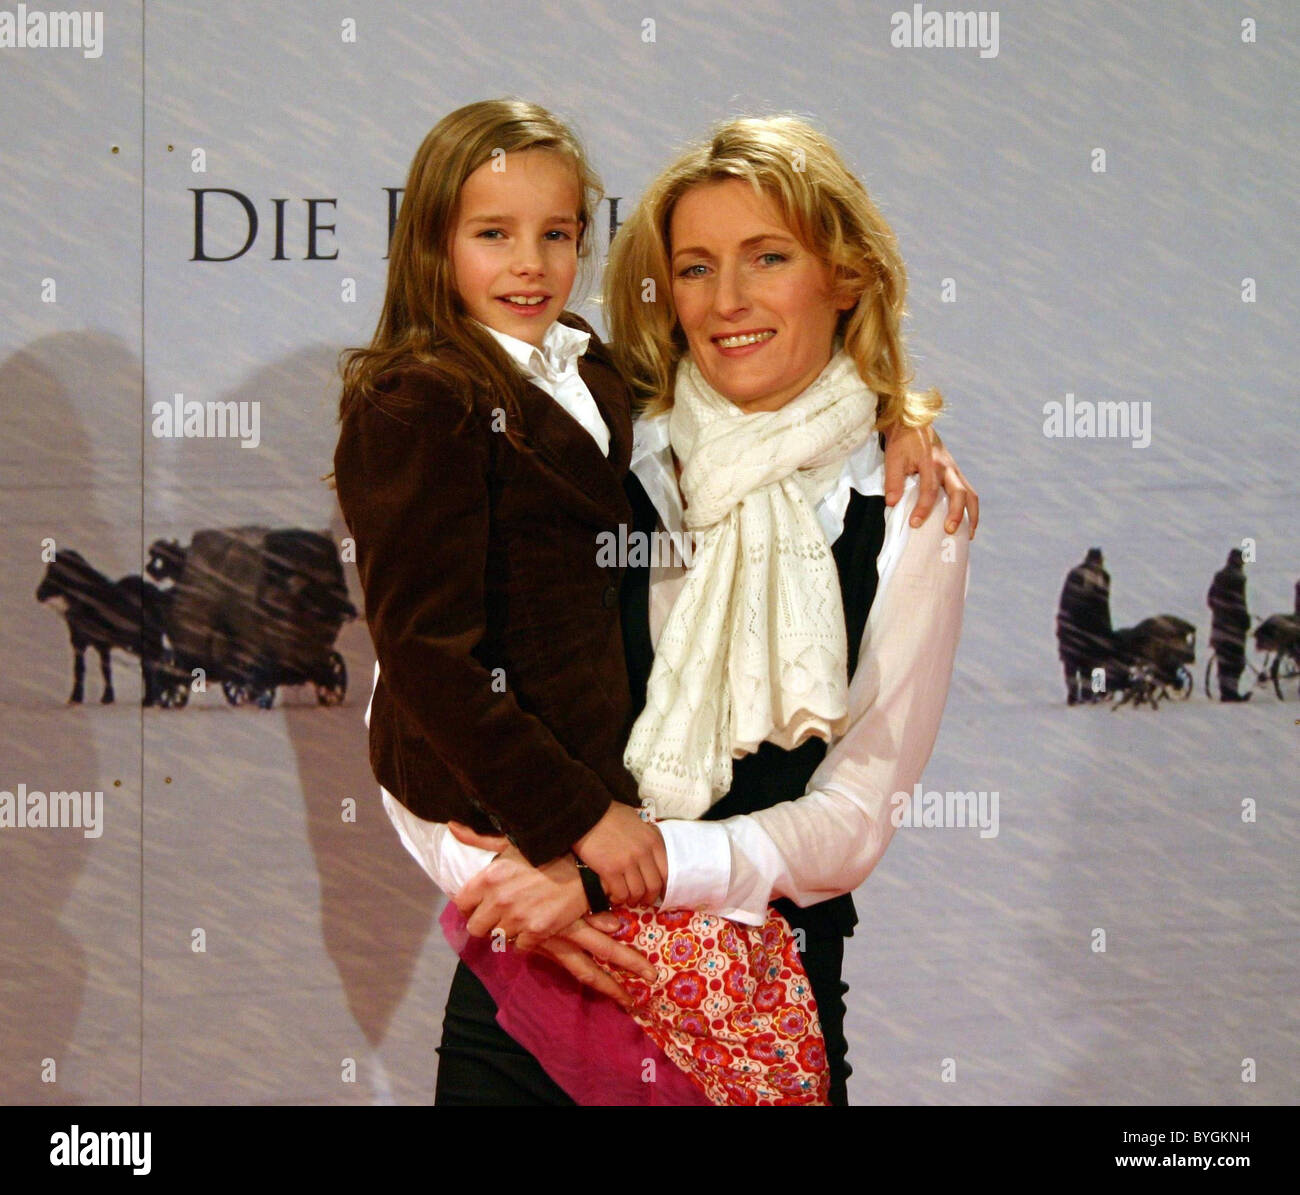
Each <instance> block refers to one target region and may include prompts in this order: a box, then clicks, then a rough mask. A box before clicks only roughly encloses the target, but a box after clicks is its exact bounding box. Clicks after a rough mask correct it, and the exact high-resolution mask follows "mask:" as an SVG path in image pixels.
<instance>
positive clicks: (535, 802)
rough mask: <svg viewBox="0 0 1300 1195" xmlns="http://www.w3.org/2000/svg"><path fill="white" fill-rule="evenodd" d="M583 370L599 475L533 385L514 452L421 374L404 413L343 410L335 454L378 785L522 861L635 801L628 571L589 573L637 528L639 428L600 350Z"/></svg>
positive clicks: (489, 417) (586, 450) (490, 407)
mask: <svg viewBox="0 0 1300 1195" xmlns="http://www.w3.org/2000/svg"><path fill="white" fill-rule="evenodd" d="M565 322H566V323H569V324H572V325H575V326H579V327H582V328H583V330H587V325H585V324H583V323H582V322H581V321H580V320H578V319H577V318H576V317H571V316H566V317H565ZM579 372H580V373H581V375H582V378H583V381H584V382H586V384H587V386H588V388H589V389H590V390H591V393H592V396H593V397H594V398H595V400H596V403H597V405H598V406H599V407H600V411H601V414H602V415H603V416H604V418H605V422H606V423H607V424H608V425H609V430H610V453H609V457H608V458H606V457H604V456H602V455H601V452H600V449H599V448H598V447H597V446H596V444H595V442H594V441H593V440H592V438H591V436H590V435H589V434H588V433H587V432H586V431H585V430H583V428H582V427H581V426H580V425H579V424H578V423H577V422H576V421H575V420H574V419H573V418H572V417H571V416H570V415H569V414H568V412H566V411H565V410H564V409H563V408H562V407H561V406H559V404H557V403H556V402H555V400H554V399H552V398H551V397H550V396H549V395H547V394H545V393H544V392H543V391H541V390H539V389H538V388H537V387H535V386H532V385H527V386H525V387H524V394H523V398H522V400H521V404H520V405H521V416H522V423H523V427H522V429H521V430H522V433H523V437H522V438H523V439H524V441H525V445H524V446H523V447H522V448H521V447H518V446H516V445H514V444H512V443H511V441H510V439H509V438H508V437H507V436H506V435H505V434H504V432H502V431H500V430H494V429H493V422H494V404H493V403H491V402H489V401H488V400H487V399H485V398H476V399H474V400H473V409H472V410H471V411H470V412H469V414H468V416H467V414H466V400H465V399H464V398H463V397H462V396H461V395H460V394H458V393H455V392H453V391H452V390H451V389H450V388H449V387H448V386H447V384H446V383H444V382H443V381H441V380H440V379H439V378H438V377H437V376H435V375H434V374H433V373H431V372H430V371H429V370H427V369H424V368H420V367H418V366H413V367H411V368H410V369H409V370H407V371H405V372H404V373H402V374H401V376H400V377H399V378H398V379H397V381H396V382H395V383H394V384H392V385H391V386H390V388H389V389H390V392H391V393H392V394H393V396H394V397H399V398H406V399H413V400H414V401H413V402H411V403H410V404H409V405H406V406H402V407H398V406H396V405H393V404H391V403H382V404H374V403H367V404H365V405H364V406H362V407H361V408H360V409H355V408H354V409H353V410H352V411H351V412H349V414H348V416H347V417H346V418H344V420H343V421H342V424H341V428H340V434H339V442H338V446H337V448H336V449H335V453H334V470H335V478H336V485H337V487H338V498H339V505H340V506H341V508H342V511H343V515H344V518H345V519H346V520H347V524H348V528H349V530H350V531H351V533H352V535H353V537H354V539H355V541H356V553H357V566H358V570H359V572H360V577H361V585H362V589H363V590H364V592H365V614H366V621H367V623H368V624H369V627H370V634H371V638H372V639H373V641H374V645H375V653H376V657H377V659H378V660H379V665H380V679H379V683H378V686H377V687H376V689H375V694H374V704H373V707H372V710H371V719H370V763H371V767H372V768H373V770H374V773H375V776H376V778H377V779H378V780H379V782H380V783H381V784H382V785H383V786H384V787H385V788H386V789H388V791H389V792H391V793H392V794H393V795H394V796H395V797H396V798H397V799H398V800H400V801H401V802H402V804H403V805H405V806H406V807H407V808H408V809H410V810H411V812H413V813H415V814H416V815H417V816H419V817H423V818H427V819H429V820H432V821H449V820H455V821H461V822H464V823H466V824H468V825H470V826H472V827H473V828H474V829H476V830H478V831H479V832H481V833H494V832H504V833H506V834H508V835H509V836H510V837H511V838H512V839H513V840H514V841H515V843H516V844H517V845H518V846H519V848H520V850H521V851H523V853H524V854H525V855H526V856H527V857H528V859H529V860H530V861H531V862H533V863H541V862H544V861H546V860H548V859H552V858H554V857H555V856H557V855H560V854H562V853H564V852H565V851H566V850H568V849H569V848H570V847H571V846H572V844H573V843H574V842H575V841H576V840H577V839H578V838H580V837H581V836H582V835H583V834H585V833H586V832H587V831H588V830H590V829H591V827H592V826H593V825H595V823H596V822H597V821H598V820H599V819H600V817H601V816H602V815H603V814H604V813H605V811H606V810H607V809H608V807H609V803H610V801H611V799H613V800H619V801H623V802H625V803H627V804H630V805H635V804H637V795H636V782H635V781H634V780H633V778H632V777H631V775H630V774H629V773H628V772H627V771H626V770H625V769H624V767H623V746H624V743H625V741H626V735H627V730H628V709H629V706H628V703H629V698H628V684H627V670H626V665H625V663H624V657H623V645H622V636H621V633H620V625H619V601H618V586H619V582H620V576H621V570H620V569H617V568H610V567H605V566H603V565H602V564H600V563H598V562H597V552H598V546H599V544H598V540H597V536H598V535H600V534H601V533H602V532H612V533H613V534H614V535H615V536H616V537H617V534H618V527H619V524H620V523H625V524H629V525H630V524H631V521H632V517H631V510H630V507H629V506H628V501H627V498H626V496H625V494H624V491H623V485H622V483H623V479H624V476H625V475H626V473H627V468H628V461H629V459H630V457H631V449H632V420H631V412H630V407H629V399H628V391H627V388H626V386H625V385H624V384H623V382H622V380H621V379H620V378H619V376H618V374H617V373H616V372H615V370H614V368H613V365H612V363H611V362H610V360H609V357H608V355H607V352H606V350H605V349H604V347H603V345H601V344H600V342H599V341H598V339H597V338H596V337H595V336H594V335H593V336H592V340H591V344H590V346H589V347H588V350H587V352H586V354H584V356H583V358H582V360H581V361H580V363H579ZM495 417H496V420H497V426H498V427H499V426H500V415H499V413H497V414H495Z"/></svg>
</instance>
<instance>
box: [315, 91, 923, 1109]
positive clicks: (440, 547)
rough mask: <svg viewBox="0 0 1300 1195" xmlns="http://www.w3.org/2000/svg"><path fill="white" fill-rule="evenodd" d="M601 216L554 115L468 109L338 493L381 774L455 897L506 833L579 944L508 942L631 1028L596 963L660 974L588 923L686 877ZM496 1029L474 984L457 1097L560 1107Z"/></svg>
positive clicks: (443, 1073) (349, 386) (407, 275)
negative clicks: (605, 307) (655, 718)
mask: <svg viewBox="0 0 1300 1195" xmlns="http://www.w3.org/2000/svg"><path fill="white" fill-rule="evenodd" d="M598 196H599V188H598V184H597V181H596V178H595V175H594V173H593V172H592V170H591V168H590V166H589V165H588V164H587V162H586V159H585V157H584V155H583V153H582V150H581V148H580V146H579V144H578V142H577V140H576V138H574V136H573V134H572V133H571V132H570V131H569V130H568V129H567V128H565V127H564V126H563V125H562V124H561V123H559V122H558V121H557V120H555V118H554V117H552V116H551V115H550V114H549V113H547V112H545V111H544V110H542V109H540V108H538V107H536V106H535V105H531V104H526V103H522V102H519V101H487V102H484V103H478V104H471V105H469V106H468V107H466V108H462V109H460V110H459V111H457V112H454V113H452V114H451V115H450V116H448V117H447V118H446V119H445V120H443V121H442V122H440V124H439V125H438V126H436V127H435V128H434V129H433V130H432V132H431V133H430V134H429V135H428V137H427V138H426V139H425V142H424V144H423V145H422V146H421V147H420V150H419V151H418V152H417V154H416V156H415V159H414V161H413V163H412V166H411V171H410V176H409V178H408V182H407V187H406V192H405V198H404V202H403V207H402V210H401V213H400V215H399V218H398V222H397V226H396V229H395V232H394V238H393V244H392V248H391V261H390V267H389V279H388V288H387V294H386V298H385V303H384V309H383V313H382V315H381V318H380V322H379V327H378V329H377V331H376V334H375V337H374V340H373V341H372V344H371V345H370V347H369V348H367V349H356V350H352V351H351V352H350V353H348V354H347V355H346V363H345V365H344V369H343V376H344V385H343V395H342V399H341V403H340V421H341V430H340V437H339V444H338V448H337V450H336V453H335V475H336V479H337V489H338V496H339V502H340V506H341V508H342V510H343V514H344V517H345V519H346V520H347V523H348V526H349V529H350V530H351V532H352V534H353V536H354V537H355V540H356V544H357V563H358V569H359V573H360V577H361V583H362V587H363V589H364V592H365V605H366V615H367V621H368V624H369V626H370V629H371V634H372V637H373V639H374V644H375V652H376V658H377V668H376V684H375V689H374V693H373V695H372V698H371V705H370V708H369V709H368V710H367V720H368V724H369V726H370V756H371V763H372V766H373V768H374V771H375V774H376V776H377V778H378V779H379V781H380V783H381V785H382V786H383V789H384V790H385V791H384V801H385V805H386V807H387V808H388V810H389V813H390V816H392V818H393V820H394V822H395V824H396V826H397V828H398V832H399V834H400V835H401V836H402V838H403V841H404V842H405V844H406V845H407V847H408V849H410V850H411V851H412V853H413V854H414V855H415V857H416V858H417V860H419V861H420V862H421V864H422V865H423V866H424V867H425V868H426V870H427V871H429V873H430V874H431V875H432V876H434V878H435V879H436V880H438V881H439V882H440V883H441V884H442V885H443V886H444V887H445V888H446V889H447V890H448V891H451V892H455V891H457V890H458V889H460V888H461V887H462V886H463V885H464V884H465V883H466V881H467V880H468V879H469V878H470V876H471V875H472V874H474V872H475V871H476V870H477V869H478V867H479V866H481V864H482V863H483V862H485V861H487V860H490V859H491V858H492V855H491V853H487V852H478V853H474V852H471V853H470V855H469V858H470V859H471V863H470V864H466V862H465V858H466V854H465V851H464V848H463V847H461V846H460V844H459V843H456V842H454V841H449V839H448V835H447V831H446V827H445V825H443V823H448V822H457V823H462V824H463V825H465V826H467V827H469V829H468V830H466V831H457V833H459V834H460V835H461V837H462V838H463V839H464V840H466V841H489V840H488V839H487V838H485V837H478V836H486V835H502V836H504V839H506V840H508V842H509V845H508V846H505V845H504V844H503V843H502V841H501V840H500V839H497V838H493V839H491V841H492V842H493V844H494V846H496V845H502V846H503V849H502V851H501V858H500V859H499V860H498V862H497V863H495V864H493V867H503V866H504V867H509V866H513V867H514V868H515V871H514V873H513V874H515V875H518V876H520V877H521V880H520V882H521V883H523V884H536V883H541V884H543V885H544V886H547V887H548V889H549V891H551V892H552V893H562V894H564V895H563V897H562V899H560V900H559V902H558V903H559V905H560V907H562V908H564V909H566V910H567V911H566V913H565V914H564V916H563V917H561V918H560V920H561V922H562V923H563V924H562V925H561V926H560V928H559V932H554V931H555V928H556V926H555V913H554V907H555V902H552V904H551V906H550V907H549V909H548V914H547V920H546V922H545V924H542V923H538V924H535V925H530V924H528V923H526V922H524V923H520V924H517V925H515V924H512V925H509V926H507V927H505V928H506V931H507V933H508V934H511V935H513V934H515V933H519V934H520V935H521V937H520V942H519V945H520V946H521V947H525V946H527V947H533V946H535V947H536V948H537V949H538V950H540V951H542V952H544V953H546V954H548V955H549V956H550V957H551V958H553V959H554V960H555V961H556V962H558V963H559V964H560V965H561V966H563V967H564V968H565V969H567V970H568V971H570V972H571V973H572V974H574V975H576V976H577V977H578V978H580V979H581V980H582V981H583V982H584V983H588V984H590V985H591V986H592V987H594V988H595V989H596V990H598V991H599V992H603V993H605V994H607V995H610V996H612V997H614V998H616V999H618V1000H620V1002H621V1003H623V1004H624V1006H625V1007H626V1006H627V1005H628V1004H629V1003H630V1001H629V1000H628V997H627V995H626V993H625V991H624V990H623V989H622V987H621V986H620V985H618V984H616V983H615V982H614V981H613V980H612V979H611V978H610V976H609V975H608V974H606V973H605V972H603V971H602V970H601V969H600V968H599V967H598V966H597V962H596V961H595V960H600V961H602V962H604V963H606V964H611V965H613V966H615V967H621V968H624V969H625V971H627V972H630V973H631V974H633V975H638V976H640V977H641V978H642V979H643V980H645V981H647V982H652V981H654V979H655V978H656V976H657V974H658V973H657V972H656V970H655V968H653V967H651V966H650V965H649V964H648V963H647V962H646V960H645V958H643V957H642V956H640V955H638V954H637V953H636V952H635V951H632V950H630V949H629V948H628V947H626V946H624V945H622V944H620V943H619V942H617V941H615V940H614V939H613V938H611V937H610V936H609V935H608V934H606V933H602V932H601V931H600V929H598V928H597V926H602V925H603V926H605V927H607V928H611V929H612V928H613V927H614V926H617V925H619V924H620V922H619V921H618V920H610V919H609V915H608V914H607V915H605V920H603V921H595V923H594V924H593V923H592V922H591V921H588V920H586V919H584V917H583V916H582V915H583V914H584V913H586V912H588V910H589V902H591V903H592V905H593V906H594V905H599V903H600V902H601V898H602V891H601V890H602V889H603V893H604V894H606V895H607V896H608V898H609V900H611V901H613V902H614V903H615V904H618V905H627V906H649V905H651V904H652V903H653V902H654V901H655V899H656V898H657V897H658V896H659V895H660V893H661V892H662V891H663V888H664V884H665V880H666V876H667V874H668V872H669V869H670V868H669V857H668V854H667V851H666V848H665V843H664V839H663V836H662V834H661V832H660V831H659V829H658V828H657V827H656V826H655V825H654V824H653V823H650V822H647V821H643V820H642V818H641V817H640V816H639V815H638V812H637V808H636V806H637V793H636V784H635V782H634V781H633V779H632V777H631V776H630V775H629V774H628V773H627V772H626V770H625V769H624V767H623V764H622V751H623V746H624V740H625V736H626V732H627V729H628V725H629V722H630V714H631V708H630V703H629V696H628V683H627V676H626V671H625V665H624V661H623V649H622V640H621V633H620V624H619V602H618V593H619V583H620V575H621V570H620V569H619V568H617V567H610V566H608V565H605V564H602V563H601V557H600V555H599V554H598V553H597V552H596V550H595V545H596V544H597V543H598V542H600V538H599V537H601V536H602V535H604V534H610V535H613V537H614V540H615V541H617V539H618V530H619V528H620V526H623V527H627V526H629V525H631V523H632V521H633V514H632V510H631V507H630V505H629V502H628V499H627V497H626V495H625V493H624V490H623V488H622V482H623V479H624V476H625V474H626V472H627V469H628V463H629V459H630V455H631V450H632V427H631V417H630V403H629V394H628V391H627V389H626V387H625V386H624V384H623V383H622V381H621V380H620V378H619V376H618V374H617V373H616V371H615V370H614V368H613V366H612V362H611V360H610V358H609V356H608V354H607V353H606V351H605V349H604V347H603V346H602V345H601V344H600V342H599V341H598V340H597V338H596V337H595V336H594V334H593V333H592V331H591V329H590V328H589V327H588V326H587V325H586V324H585V323H583V321H581V320H580V319H578V318H577V317H575V316H572V315H569V314H567V313H565V312H564V307H565V303H566V301H567V299H568V297H569V294H570V291H571V289H572V287H573V284H574V281H575V278H576V276H577V272H578V266H579V263H580V261H581V259H582V257H583V256H584V251H585V248H586V246H587V243H588V241H589V232H590V228H591V217H592V213H593V210H594V206H595V204H596V202H597V201H598ZM909 446H910V447H915V444H914V443H913V444H910V445H909ZM924 463H925V464H929V463H930V462H929V460H928V457H927V459H926V460H925V461H924ZM918 513H920V512H918ZM449 848H450V849H449ZM455 848H460V849H459V851H458V850H457V849H455ZM578 860H581V861H582V863H583V864H585V865H586V866H587V867H589V868H590V869H591V871H593V872H594V873H595V875H596V876H598V877H599V886H598V887H595V888H593V887H592V886H591V884H590V882H587V883H586V884H584V881H583V879H582V877H581V876H580V873H579V864H578ZM529 865H532V866H529ZM588 894H590V895H588ZM566 901H567V902H568V903H567V904H566V903H565V902H566ZM476 928H477V929H479V930H483V929H484V927H482V926H478V927H476ZM489 928H490V927H489ZM530 930H531V931H532V933H531V936H526V935H527V934H528V931H530ZM508 953H513V952H508ZM492 962H493V960H491V959H489V960H488V965H491V964H492ZM495 1014H496V1009H495V1006H494V1004H493V1001H492V1000H491V999H490V998H489V997H488V995H487V992H486V990H485V989H484V988H483V985H482V983H481V982H480V981H479V980H478V979H477V977H476V976H475V975H474V973H473V972H472V971H471V970H470V969H468V968H467V967H466V966H465V965H464V964H463V963H462V964H461V965H460V966H459V967H458V968H457V972H456V975H455V977H454V979H453V983H452V988H451V992H450V995H449V998H448V1007H447V1017H446V1022H445V1025H444V1036H443V1043H442V1046H441V1048H440V1051H439V1053H440V1056H441V1061H440V1066H439V1077H438V1096H437V1099H438V1102H439V1103H454V1102H466V1103H476V1104H483V1103H492V1102H502V1103H510V1102H519V1101H520V1100H521V1099H527V1100H528V1101H530V1102H537V1101H539V1100H540V1101H548V1102H566V1101H567V1097H565V1095H564V1093H563V1092H562V1091H561V1090H560V1089H559V1088H557V1087H555V1086H554V1084H550V1085H549V1086H548V1080H547V1079H546V1077H545V1076H544V1075H542V1076H539V1075H538V1073H537V1068H536V1066H535V1064H532V1060H531V1059H530V1058H529V1057H528V1055H527V1054H526V1053H525V1052H524V1051H522V1050H520V1049H519V1048H518V1047H517V1046H515V1044H514V1043H513V1042H512V1041H511V1040H510V1039H509V1038H508V1037H507V1036H506V1035H505V1034H503V1033H502V1032H501V1031H500V1029H499V1027H498V1026H497V1025H496V1023H495ZM628 1024H629V1025H630V1024H631V1022H630V1020H629V1021H628ZM667 1069H668V1070H669V1071H671V1069H672V1068H671V1067H668V1068H667Z"/></svg>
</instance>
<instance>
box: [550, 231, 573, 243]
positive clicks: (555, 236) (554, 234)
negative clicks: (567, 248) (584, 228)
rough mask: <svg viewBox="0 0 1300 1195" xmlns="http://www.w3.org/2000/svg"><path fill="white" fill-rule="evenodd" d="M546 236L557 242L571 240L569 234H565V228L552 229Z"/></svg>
mask: <svg viewBox="0 0 1300 1195" xmlns="http://www.w3.org/2000/svg"><path fill="white" fill-rule="evenodd" d="M546 235H547V236H548V237H549V238H551V239H552V240H556V241H567V240H569V239H570V238H569V234H568V233H567V232H565V231H564V229H563V228H552V229H551V230H550V232H548V233H547V234H546Z"/></svg>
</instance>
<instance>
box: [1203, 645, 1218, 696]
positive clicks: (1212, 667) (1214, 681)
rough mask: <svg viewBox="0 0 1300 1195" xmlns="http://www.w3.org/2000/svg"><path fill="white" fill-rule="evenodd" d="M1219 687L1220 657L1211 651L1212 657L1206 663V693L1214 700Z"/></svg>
mask: <svg viewBox="0 0 1300 1195" xmlns="http://www.w3.org/2000/svg"><path fill="white" fill-rule="evenodd" d="M1218 687H1219V657H1218V655H1216V654H1215V653H1214V652H1210V658H1209V660H1207V661H1206V664H1205V695H1206V697H1208V698H1209V699H1210V700H1211V701H1213V700H1214V694H1215V691H1216V690H1217V689H1218Z"/></svg>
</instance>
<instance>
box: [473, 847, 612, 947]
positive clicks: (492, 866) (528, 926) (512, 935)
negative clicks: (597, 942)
mask: <svg viewBox="0 0 1300 1195" xmlns="http://www.w3.org/2000/svg"><path fill="white" fill-rule="evenodd" d="M448 828H449V829H450V830H451V832H452V835H453V836H454V837H455V838H457V839H458V840H459V841H461V842H463V843H465V844H466V845H467V846H477V847H482V848H483V849H484V850H488V851H496V852H497V857H496V858H495V859H493V860H492V862H491V863H489V864H488V865H487V866H486V867H485V868H483V870H482V871H480V872H479V873H478V874H477V875H476V876H474V877H473V878H472V879H471V880H470V881H469V882H468V883H467V884H466V885H465V886H464V887H463V888H462V889H461V890H460V891H459V892H457V893H456V897H455V902H456V907H457V908H458V909H459V910H460V911H461V914H462V916H464V918H465V924H466V928H467V929H468V930H469V932H470V933H471V934H473V935H474V936H475V937H476V938H483V937H486V936H487V935H488V934H490V933H491V932H492V931H493V930H494V929H500V930H503V931H505V935H506V938H507V939H508V940H510V941H511V942H514V943H515V945H516V946H517V947H518V948H519V949H520V950H531V949H533V948H534V947H536V946H537V945H539V944H540V943H541V942H543V941H544V940H545V939H547V938H549V937H551V935H552V934H557V933H559V932H560V931H561V930H564V929H568V928H569V927H570V926H572V925H573V923H574V922H575V921H576V920H577V919H578V918H580V917H581V916H582V915H583V914H584V913H586V912H588V911H589V910H588V906H587V894H586V892H585V890H584V889H583V887H582V879H581V877H580V876H579V875H578V865H577V864H576V863H575V862H574V861H573V859H572V858H571V857H570V856H568V855H565V856H562V857H560V858H558V859H552V860H551V861H550V862H549V863H544V864H542V866H541V867H534V866H533V865H532V864H531V863H529V862H528V860H527V859H525V858H524V856H523V854H522V853H521V852H520V851H519V849H518V848H517V847H515V846H514V845H512V844H511V843H510V841H509V840H508V839H505V838H500V837H497V836H495V835H487V834H476V833H475V832H474V831H473V830H471V829H470V828H469V827H468V826H463V825H461V824H460V823H459V822H450V823H449V826H448Z"/></svg>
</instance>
